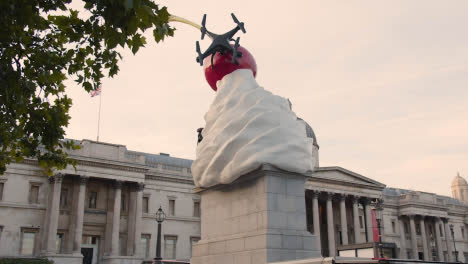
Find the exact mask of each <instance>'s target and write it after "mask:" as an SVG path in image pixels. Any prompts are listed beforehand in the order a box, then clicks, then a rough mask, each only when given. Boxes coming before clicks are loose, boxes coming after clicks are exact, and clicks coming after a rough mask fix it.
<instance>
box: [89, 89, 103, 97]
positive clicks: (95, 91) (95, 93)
mask: <svg viewBox="0 0 468 264" xmlns="http://www.w3.org/2000/svg"><path fill="white" fill-rule="evenodd" d="M100 94H101V87H99V88H97V89H96V90H93V91H91V92H90V93H89V95H91V97H94V96H98V95H100Z"/></svg>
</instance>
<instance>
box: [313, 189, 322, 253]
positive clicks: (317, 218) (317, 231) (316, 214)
mask: <svg viewBox="0 0 468 264" xmlns="http://www.w3.org/2000/svg"><path fill="white" fill-rule="evenodd" d="M318 195H319V192H318V191H312V217H313V221H314V235H315V236H317V245H318V246H319V248H318V250H319V251H321V248H322V245H321V242H322V240H321V238H320V213H319V206H318Z"/></svg>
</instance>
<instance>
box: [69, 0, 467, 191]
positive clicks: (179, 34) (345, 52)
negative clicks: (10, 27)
mask: <svg viewBox="0 0 468 264" xmlns="http://www.w3.org/2000/svg"><path fill="white" fill-rule="evenodd" d="M156 2H157V3H159V4H160V5H164V6H167V7H168V10H169V12H170V13H171V14H174V15H177V16H181V17H184V18H186V19H189V20H192V21H194V22H197V23H200V21H201V18H202V16H203V14H205V13H206V14H207V23H206V25H207V28H208V30H210V31H213V32H215V33H224V32H226V31H228V30H230V29H232V28H233V27H234V26H235V24H234V23H233V22H232V19H231V17H230V13H231V12H234V13H235V14H236V16H237V18H238V19H239V20H240V21H243V22H244V23H245V28H246V31H247V33H246V34H241V33H238V34H239V35H238V36H240V37H241V38H240V44H241V45H242V46H244V47H245V48H247V49H248V50H249V51H250V52H251V53H252V54H253V56H254V57H255V59H256V62H257V65H258V74H257V78H256V79H257V82H258V83H259V84H260V85H261V86H263V87H264V88H265V89H267V90H270V91H271V92H273V93H274V94H277V95H280V96H283V97H286V98H289V99H290V100H291V102H292V104H293V110H294V111H295V112H296V114H297V115H298V116H299V117H301V118H303V119H304V120H306V121H307V122H308V123H309V124H310V125H311V126H312V128H313V129H314V131H315V134H316V136H317V140H318V144H319V145H320V166H341V167H343V168H346V169H348V170H351V171H354V172H356V173H359V174H361V175H364V176H366V177H369V178H372V179H374V180H377V181H379V182H381V183H384V184H386V185H387V187H396V188H404V189H411V190H418V191H426V192H433V193H438V194H442V195H451V191H450V185H451V182H452V180H453V179H454V177H455V176H456V175H457V172H460V174H461V176H463V177H465V178H468V107H467V105H468V16H467V15H466V10H468V1H464V0H459V1H457V0H452V1H430V0H424V1H422V0H421V1H407V0H403V1H398V0H397V1H394V0H392V1H375V0H373V1H364V0H363V1H342V0H340V1H333V0H321V1H309V0H304V1H295V0H291V1H246V0H237V1H216V0H198V1H156ZM74 5H79V1H78V3H77V2H74ZM172 25H173V26H174V27H176V29H177V30H176V32H175V36H174V37H173V38H169V39H166V40H165V41H164V42H163V43H159V44H156V43H155V42H154V40H152V39H151V37H152V36H151V32H148V33H149V34H146V36H147V38H148V44H147V45H146V47H145V48H143V49H141V50H140V51H139V52H138V53H137V54H136V55H135V56H134V55H133V54H132V53H131V52H129V51H123V52H122V54H123V56H124V58H123V60H122V61H121V62H120V72H119V74H118V75H117V76H115V77H114V78H108V79H105V80H104V81H103V86H102V90H103V92H102V94H101V96H100V97H93V98H91V97H90V96H89V95H88V94H87V93H86V92H85V91H84V90H83V89H82V88H81V87H78V86H76V84H75V83H74V82H73V81H71V80H70V81H68V82H67V93H68V95H69V96H70V97H71V98H72V99H73V107H72V109H71V111H70V115H71V117H72V119H71V121H70V124H69V126H68V128H67V129H66V136H67V138H73V139H91V140H96V136H97V123H98V110H99V100H102V105H101V120H100V122H101V123H100V134H99V140H100V141H102V142H108V143H115V144H122V145H126V146H127V148H128V149H129V150H134V151H141V152H148V153H160V152H164V153H170V155H171V156H174V157H180V158H187V159H194V158H195V148H196V141H197V133H196V130H197V128H199V127H203V126H204V124H205V121H204V119H203V116H204V114H205V113H206V111H207V110H208V108H209V106H210V104H211V102H212V100H213V99H214V97H215V92H214V91H213V90H211V88H210V87H209V85H208V84H207V82H206V80H205V77H204V74H203V72H202V68H201V67H200V66H199V65H198V64H197V63H196V61H195V58H196V53H195V41H197V40H200V32H199V31H198V30H197V29H195V28H193V27H190V26H188V25H185V24H180V23H177V22H175V23H173V24H172ZM207 39H208V38H205V40H203V41H201V47H202V50H203V49H205V48H207V47H208V45H209V44H210V42H209V40H207Z"/></svg>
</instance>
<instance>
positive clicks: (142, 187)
mask: <svg viewBox="0 0 468 264" xmlns="http://www.w3.org/2000/svg"><path fill="white" fill-rule="evenodd" d="M144 189H145V184H144V183H142V182H139V183H137V184H136V191H137V192H141V191H143V190H144Z"/></svg>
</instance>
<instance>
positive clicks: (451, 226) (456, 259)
mask: <svg viewBox="0 0 468 264" xmlns="http://www.w3.org/2000/svg"><path fill="white" fill-rule="evenodd" d="M450 232H451V233H452V240H453V248H454V249H455V262H458V252H457V246H456V245H455V234H454V233H453V224H450Z"/></svg>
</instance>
